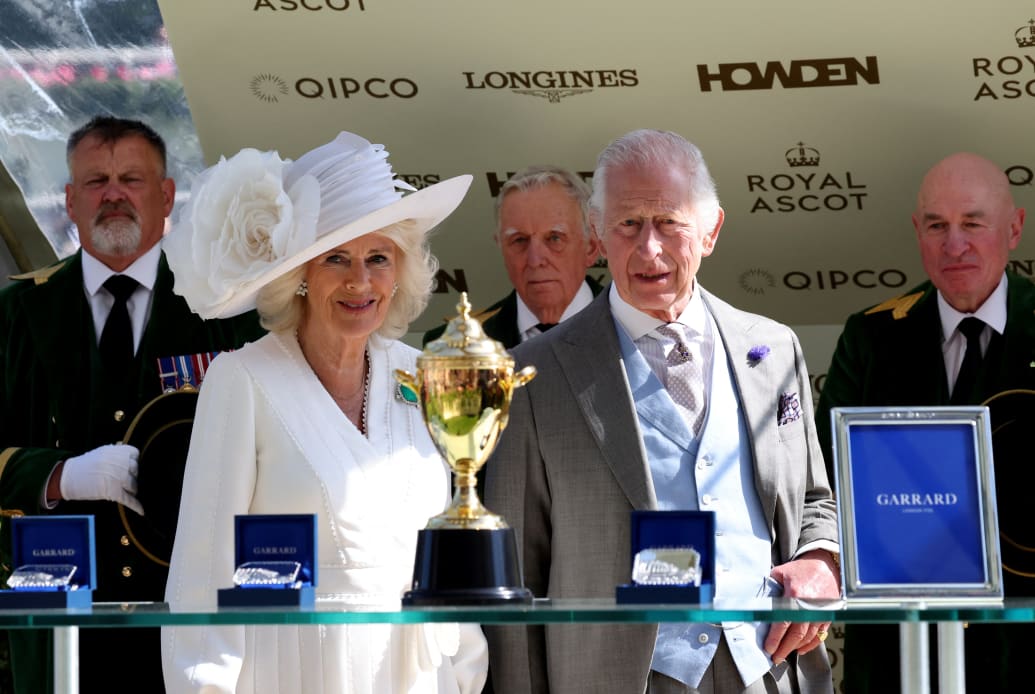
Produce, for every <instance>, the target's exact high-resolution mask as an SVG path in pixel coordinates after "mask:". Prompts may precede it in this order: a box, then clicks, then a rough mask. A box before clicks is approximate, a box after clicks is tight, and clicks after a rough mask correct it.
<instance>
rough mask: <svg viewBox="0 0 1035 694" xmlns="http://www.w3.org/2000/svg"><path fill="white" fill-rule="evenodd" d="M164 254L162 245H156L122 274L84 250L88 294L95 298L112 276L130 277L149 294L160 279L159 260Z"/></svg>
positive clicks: (85, 280)
mask: <svg viewBox="0 0 1035 694" xmlns="http://www.w3.org/2000/svg"><path fill="white" fill-rule="evenodd" d="M161 254H162V245H161V244H160V243H156V244H155V245H154V246H152V247H151V249H150V250H149V251H147V253H144V255H142V256H140V257H139V258H137V259H136V260H134V261H133V264H132V265H130V266H129V267H128V268H126V269H125V270H123V271H122V272H118V273H117V272H115V271H114V270H112V269H111V268H110V267H108V266H107V265H105V264H104V263H102V262H101V261H100V260H98V259H97V258H94V257H93V256H92V255H90V254H89V253H87V252H86V249H83V284H84V285H85V286H86V293H87V294H88V295H89V296H91V297H92V296H94V295H95V294H96V293H97V292H98V290H100V288H101V287H102V286H104V283H105V282H106V281H107V280H108V278H109V277H111V276H112V275H116V274H118V275H129V276H130V277H132V278H133V279H135V280H136V281H137V282H139V283H140V284H141V286H143V287H145V288H146V289H147V290H148V291H149V292H150V291H152V290H154V288H155V281H156V280H157V279H158V259H159V257H160V256H161Z"/></svg>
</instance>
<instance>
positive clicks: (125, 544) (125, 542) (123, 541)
mask: <svg viewBox="0 0 1035 694" xmlns="http://www.w3.org/2000/svg"><path fill="white" fill-rule="evenodd" d="M119 544H121V545H122V546H123V547H129V538H128V537H126V536H125V535H123V536H122V537H120V538H119Z"/></svg>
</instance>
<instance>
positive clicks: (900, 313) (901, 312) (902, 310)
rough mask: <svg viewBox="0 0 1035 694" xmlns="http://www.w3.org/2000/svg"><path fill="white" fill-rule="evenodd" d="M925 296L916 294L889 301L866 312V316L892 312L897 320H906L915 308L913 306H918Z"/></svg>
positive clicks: (897, 297) (919, 293)
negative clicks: (917, 303)
mask: <svg viewBox="0 0 1035 694" xmlns="http://www.w3.org/2000/svg"><path fill="white" fill-rule="evenodd" d="M923 295H924V293H923V292H916V293H914V294H903V295H902V296H896V297H895V298H894V299H888V300H887V301H885V302H884V303H882V304H877V305H876V306H874V307H873V308H871V309H869V310H868V311H866V314H865V315H867V316H868V315H870V314H871V313H880V312H881V311H891V317H892V318H894V319H895V320H898V319H900V318H905V317H906V314H908V313H909V309H911V308H913V305H914V304H916V302H917V301H919V300H920V297H922V296H923Z"/></svg>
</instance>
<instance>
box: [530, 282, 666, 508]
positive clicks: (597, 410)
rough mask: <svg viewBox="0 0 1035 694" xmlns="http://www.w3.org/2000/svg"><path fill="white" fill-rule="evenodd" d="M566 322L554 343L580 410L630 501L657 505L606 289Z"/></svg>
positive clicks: (633, 503) (633, 504)
mask: <svg viewBox="0 0 1035 694" xmlns="http://www.w3.org/2000/svg"><path fill="white" fill-rule="evenodd" d="M605 321H606V323H605ZM566 323H570V326H568V327H569V329H567V330H565V331H564V332H563V333H562V335H560V336H559V337H560V339H556V340H553V341H552V347H553V351H554V355H555V356H556V358H557V361H558V363H559V364H560V366H561V371H562V373H563V374H564V376H565V378H566V379H567V380H568V385H569V387H570V388H571V391H572V393H573V395H574V396H575V401H576V402H577V403H578V407H579V410H580V411H581V413H582V416H583V417H584V418H585V420H586V423H587V424H588V427H589V430H590V432H591V433H592V435H593V438H594V440H595V441H596V444H597V447H598V448H599V449H600V453H601V455H602V456H603V458H604V460H606V461H607V465H608V466H609V467H610V468H611V472H612V474H613V475H614V476H615V479H616V480H617V481H618V484H619V486H620V487H621V488H622V491H623V492H625V495H626V497H627V498H628V499H629V503H630V504H632V506H633V507H634V508H637V509H649V508H656V507H657V498H656V497H655V495H654V490H653V488H652V486H651V484H650V472H649V466H648V463H647V456H646V453H645V452H644V450H643V445H642V442H641V437H640V435H639V425H638V423H637V419H636V410H635V408H634V405H633V402H632V400H631V399H630V396H629V383H628V380H627V379H626V370H625V365H624V361H623V359H622V357H621V354H622V352H621V347H620V345H619V342H618V334H617V332H616V331H617V330H621V328H619V327H618V326H617V325H615V323H614V319H613V318H612V317H611V308H610V303H609V302H608V299H607V292H602V293H601V294H600V296H598V297H597V298H596V299H594V301H593V303H592V304H590V305H589V306H587V307H586V308H585V309H583V310H582V311H581V312H579V313H578V314H576V315H575V316H573V317H572V318H571V319H569V320H568V321H566ZM605 325H606V326H607V327H604V326H605ZM551 332H552V331H551ZM598 355H599V356H598Z"/></svg>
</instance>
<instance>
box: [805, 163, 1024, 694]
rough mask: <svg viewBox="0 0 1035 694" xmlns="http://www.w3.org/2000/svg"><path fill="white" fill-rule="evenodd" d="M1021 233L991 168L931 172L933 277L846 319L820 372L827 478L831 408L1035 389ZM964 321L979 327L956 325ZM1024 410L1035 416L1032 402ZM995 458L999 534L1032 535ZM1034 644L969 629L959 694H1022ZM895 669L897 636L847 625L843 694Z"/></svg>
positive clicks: (1020, 217) (1010, 631)
mask: <svg viewBox="0 0 1035 694" xmlns="http://www.w3.org/2000/svg"><path fill="white" fill-rule="evenodd" d="M1023 225H1024V210H1023V209H1020V208H1018V207H1017V206H1016V205H1015V204H1014V201H1013V196H1012V195H1011V192H1010V184H1009V181H1008V180H1007V178H1006V176H1005V175H1004V174H1003V171H1002V169H1001V168H1000V167H998V166H997V165H996V164H994V163H993V162H991V161H989V160H987V159H985V158H983V157H980V156H978V155H975V154H969V153H959V154H953V155H952V156H949V157H947V158H945V159H943V160H942V161H940V162H938V163H937V164H935V165H934V166H933V167H932V168H931V169H930V171H928V172H927V175H926V176H925V177H924V180H923V183H922V184H921V186H920V193H919V195H918V196H917V203H916V210H915V211H914V212H913V227H914V229H915V230H916V239H917V244H918V246H919V248H920V257H921V260H922V261H923V266H924V271H925V272H926V273H927V276H928V278H929V279H928V281H926V282H924V283H923V284H921V285H919V286H917V287H914V288H913V289H911V290H909V291H908V292H906V293H905V294H904V295H902V296H900V297H897V298H895V299H892V300H890V301H885V302H882V303H880V304H877V305H876V306H873V307H871V308H869V309H867V310H865V311H861V312H859V313H856V314H854V315H852V316H850V317H849V318H848V321H847V323H846V324H845V327H844V331H843V332H842V334H841V337H840V340H839V341H838V344H837V349H836V350H835V352H834V357H833V360H832V362H831V364H830V369H829V371H828V372H827V378H826V382H825V383H824V385H823V392H822V394H821V395H820V399H819V405H818V407H817V408H816V428H817V429H818V431H819V437H820V442H821V445H822V446H823V452H824V455H825V457H826V462H827V468H828V471H829V472H830V475H831V479H833V470H832V463H833V458H832V456H831V435H832V432H831V429H830V410H831V409H832V408H834V407H848V406H875V407H876V406H929V405H950V404H953V405H978V404H981V403H983V402H985V401H986V400H987V399H989V398H990V397H992V396H993V395H995V394H997V393H1001V392H1002V391H1005V390H1008V389H1014V388H1019V389H1032V390H1035V368H1032V366H1031V365H1032V363H1033V360H1035V285H1033V284H1032V282H1031V280H1030V279H1029V278H1027V277H1023V276H1019V275H1017V274H1015V273H1013V272H1011V271H1008V270H1007V269H1006V266H1007V263H1008V260H1009V254H1010V251H1012V250H1013V249H1015V248H1016V247H1017V244H1018V243H1019V242H1020V239H1021V229H1022V227H1023ZM968 318H971V319H977V320H980V321H981V323H975V322H974V321H973V320H971V321H967V323H964V322H963V321H964V319H968ZM969 324H973V325H974V326H975V329H974V334H975V335H976V336H977V339H978V341H979V342H978V344H979V345H980V353H981V361H980V362H976V363H977V364H978V365H977V366H976V370H974V369H973V368H972V367H968V369H967V371H972V373H973V378H960V375H961V371H964V369H962V366H963V361H964V356H965V355H966V353H967V337H966V335H965V334H964V330H966V329H967V326H968V325H969ZM961 325H962V329H961ZM1030 409H1031V410H1032V411H1035V398H1033V399H1032V401H1031V406H1030ZM999 454H1000V450H999V449H998V448H997V450H996V457H997V460H996V472H995V474H996V478H997V487H998V488H999V490H998V493H999V497H998V507H999V520H1000V528H1001V529H1002V530H1003V531H1004V532H1007V531H1008V529H1009V528H1010V527H1014V528H1017V529H1018V532H1020V531H1021V528H1024V529H1025V530H1024V532H1028V531H1027V530H1026V528H1029V527H1031V528H1035V522H1032V521H1031V520H1030V519H1028V520H1027V521H1025V520H1023V518H1022V519H1021V520H1018V519H1015V518H1014V516H1015V515H1020V516H1021V517H1023V512H1024V509H1026V508H1028V507H1029V506H1030V503H1031V502H1030V500H1029V497H1030V494H1029V491H1028V490H1029V486H1028V485H1027V484H1003V480H1008V479H1010V478H1011V477H1013V467H1014V466H1012V465H1011V466H1010V468H1009V469H1007V468H1006V467H1004V465H1005V463H1006V460H1004V459H1003V458H1006V457H1007V456H1004V457H1003V458H1000V455H999ZM1032 532H1033V533H1035V531H1032ZM1033 536H1035V535H1033ZM1005 542H1006V541H1005V540H1004V546H1005ZM1033 544H1035V543H1033ZM1004 551H1005V550H1004ZM1031 556H1033V557H1035V555H1031ZM1031 561H1035V558H1033V559H1032V560H1031ZM1003 573H1004V582H1005V587H1006V593H1007V596H1009V597H1019V596H1035V579H1033V578H1032V577H1031V576H1025V575H1023V574H1030V573H1031V572H1030V571H1025V570H1023V569H1021V570H1020V571H1018V570H1017V569H1014V568H1013V567H1009V566H1008V562H1007V561H1006V560H1005V559H1004V572H1003ZM1033 636H1035V628H1033V627H1032V625H1017V626H1002V625H971V627H970V628H968V629H967V631H966V637H965V638H966V648H967V661H966V668H967V689H968V690H969V691H981V692H984V691H996V692H1006V691H1019V690H1020V689H1024V688H1025V685H1024V684H1023V682H1025V681H1029V680H1030V679H1031V670H1030V666H1029V665H1028V663H1027V658H1028V657H1029V656H1028V652H1027V651H1029V650H1030V644H1031V643H1033V642H1035V638H1033ZM932 650H933V649H932ZM897 663H898V630H897V627H895V626H894V625H861V624H859V625H849V627H848V629H847V630H846V638H845V658H844V664H845V692H847V694H851V693H852V692H882V693H883V692H897V691H899V670H898V667H897ZM1021 678H1023V679H1021Z"/></svg>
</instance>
